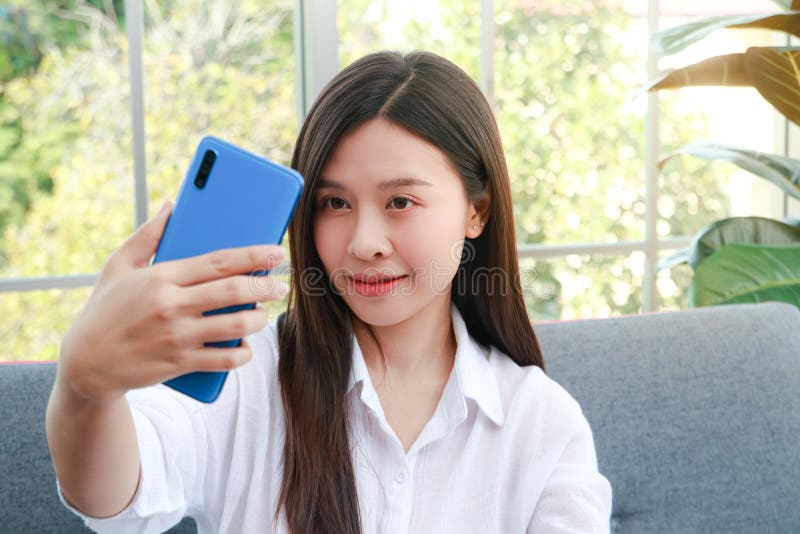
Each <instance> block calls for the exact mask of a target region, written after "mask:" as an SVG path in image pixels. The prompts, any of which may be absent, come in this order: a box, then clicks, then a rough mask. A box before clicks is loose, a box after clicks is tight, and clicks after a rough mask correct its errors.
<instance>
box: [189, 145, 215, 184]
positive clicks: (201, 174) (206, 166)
mask: <svg viewBox="0 0 800 534" xmlns="http://www.w3.org/2000/svg"><path fill="white" fill-rule="evenodd" d="M216 159H217V155H216V154H215V153H214V151H213V150H206V153H205V154H203V162H202V163H201V164H200V170H198V171H197V176H195V177H194V185H195V186H197V188H198V189H202V188H204V187H205V186H206V182H208V176H209V175H210V174H211V167H213V166H214V161H215V160H216Z"/></svg>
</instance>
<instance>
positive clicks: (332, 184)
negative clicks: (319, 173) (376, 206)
mask: <svg viewBox="0 0 800 534" xmlns="http://www.w3.org/2000/svg"><path fill="white" fill-rule="evenodd" d="M408 185H427V186H431V187H433V184H432V183H430V182H426V181H425V180H420V179H419V178H410V177H405V176H404V177H400V178H393V179H391V180H386V181H383V182H381V183H379V184H378V189H379V190H381V191H385V190H387V189H392V188H393V187H401V186H408ZM319 187H327V188H330V189H342V190H344V191H346V190H347V188H346V187H345V186H344V185H342V184H341V183H339V182H337V181H336V180H330V179H328V178H322V179H321V180H320V182H319Z"/></svg>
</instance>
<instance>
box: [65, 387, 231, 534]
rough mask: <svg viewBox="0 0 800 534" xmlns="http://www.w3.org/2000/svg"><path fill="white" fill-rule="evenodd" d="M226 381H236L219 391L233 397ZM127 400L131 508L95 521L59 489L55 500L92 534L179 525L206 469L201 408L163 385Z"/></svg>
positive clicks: (128, 395) (158, 529) (137, 391)
mask: <svg viewBox="0 0 800 534" xmlns="http://www.w3.org/2000/svg"><path fill="white" fill-rule="evenodd" d="M232 379H233V380H232ZM231 381H235V375H234V374H233V373H231V374H229V376H228V377H227V379H226V384H225V387H224V388H223V391H225V390H227V391H231V392H235V389H236V388H235V387H231V386H234V384H229V383H228V382H231ZM126 397H127V399H128V403H129V404H130V407H131V412H132V415H133V422H134V426H135V428H136V437H137V442H138V445H139V455H140V459H141V464H140V465H141V468H140V475H139V485H138V487H137V489H136V493H135V494H134V497H133V499H132V500H131V502H130V503H129V504H128V506H127V507H126V508H125V509H124V510H122V511H121V512H119V513H118V514H116V515H114V516H111V517H106V518H96V517H92V516H89V515H86V514H84V513H82V512H80V511H79V510H77V509H76V508H75V507H74V506H72V505H70V503H69V502H67V501H66V499H65V498H64V495H63V493H62V492H61V488H60V486H59V487H58V493H59V497H60V499H61V502H62V503H64V505H65V506H66V507H67V508H69V509H70V510H71V511H72V512H74V513H75V514H77V515H78V516H79V517H81V518H82V519H83V520H84V522H85V524H86V526H88V527H89V528H91V529H92V530H94V531H96V532H101V533H102V532H109V533H111V532H113V533H150V532H153V533H158V532H164V531H165V530H168V529H169V528H171V527H172V526H174V525H176V524H177V523H178V522H180V520H181V519H182V518H183V517H184V516H185V515H186V514H187V511H188V510H189V507H190V505H191V504H192V503H193V501H194V500H195V497H194V495H195V492H194V487H195V481H196V478H197V476H198V468H197V466H198V465H204V463H205V462H204V461H205V447H203V446H202V445H203V442H204V441H205V440H204V439H203V437H202V436H203V435H204V434H205V432H206V429H205V425H204V422H203V418H202V417H200V416H199V410H200V408H201V407H200V405H199V403H197V402H196V401H193V400H192V399H190V398H188V397H184V398H182V397H183V396H182V394H180V393H178V392H175V391H172V390H171V389H169V388H167V387H166V386H163V385H157V386H152V387H148V388H144V389H141V390H136V391H131V392H129V393H128V394H127V395H126ZM220 400H222V396H220ZM56 483H58V482H57V481H56Z"/></svg>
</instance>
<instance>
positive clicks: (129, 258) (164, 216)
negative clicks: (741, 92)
mask: <svg viewBox="0 0 800 534" xmlns="http://www.w3.org/2000/svg"><path fill="white" fill-rule="evenodd" d="M170 213H172V202H170V201H169V200H165V201H164V203H163V204H162V205H161V207H160V208H159V210H158V213H156V214H155V215H154V216H153V217H152V218H151V219H150V220H148V221H147V222H146V223H144V224H143V225H141V226H140V227H139V228H138V229H137V230H136V231H135V232H134V233H133V234H132V235H131V236H130V237H129V238H128V240H127V241H125V243H123V244H122V246H121V247H120V248H119V250H118V254H119V255H120V256H121V257H122V258H123V262H125V263H126V264H128V265H132V266H134V267H146V266H147V265H148V264H149V263H150V258H152V257H153V254H155V252H156V249H157V248H158V242H159V241H160V240H161V236H162V235H163V234H164V228H165V227H166V226H167V221H168V220H169V216H170Z"/></svg>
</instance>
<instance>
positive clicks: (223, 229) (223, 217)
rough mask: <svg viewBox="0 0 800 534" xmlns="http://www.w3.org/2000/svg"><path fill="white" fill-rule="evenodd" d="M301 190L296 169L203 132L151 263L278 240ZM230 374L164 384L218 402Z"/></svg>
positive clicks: (232, 344) (205, 374) (223, 344)
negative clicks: (204, 134)
mask: <svg viewBox="0 0 800 534" xmlns="http://www.w3.org/2000/svg"><path fill="white" fill-rule="evenodd" d="M302 189H303V177H302V176H300V174H299V173H297V171H295V170H293V169H290V168H288V167H284V166H283V165H279V164H277V163H273V162H271V161H268V160H266V159H264V158H262V157H260V156H257V155H255V154H252V153H250V152H248V151H246V150H244V149H242V148H239V147H237V146H235V145H233V144H231V143H228V142H226V141H223V140H221V139H217V138H215V137H205V138H203V139H202V140H201V141H200V144H199V145H198V146H197V150H196V151H195V154H194V158H193V159H192V163H191V165H190V166H189V171H188V172H187V174H186V178H185V179H184V181H183V184H182V185H181V189H180V192H179V193H178V198H177V199H176V201H175V207H174V208H173V211H172V215H171V216H170V218H169V221H168V222H167V226H166V228H165V229H164V235H163V236H162V237H161V241H160V243H159V245H158V250H157V251H156V254H155V258H154V259H153V263H158V262H162V261H169V260H177V259H182V258H189V257H192V256H198V255H200V254H205V253H207V252H211V251H214V250H219V249H223V248H232V247H244V246H249V245H257V244H275V245H278V244H280V242H281V240H282V239H283V235H284V233H286V227H287V226H288V225H289V220H290V219H291V217H292V214H293V213H294V209H295V206H296V205H297V200H298V199H299V198H300V192H301V191H302ZM242 274H248V273H242ZM258 274H261V275H263V274H267V273H266V272H261V273H258ZM254 307H255V303H253V304H243V305H240V306H230V307H227V308H221V309H218V310H208V311H206V312H204V315H213V314H217V313H235V312H237V311H240V310H243V309H253V308H254ZM241 342H242V340H241V339H232V340H228V341H220V342H214V343H206V345H207V346H217V347H237V346H239V345H240V344H241ZM227 376H228V373H226V372H195V373H189V374H185V375H182V376H179V377H176V378H173V379H172V380H168V381H167V382H164V383H165V384H166V385H167V386H169V387H171V388H173V389H176V390H178V391H180V392H182V393H184V394H186V395H189V396H190V397H192V398H194V399H197V400H199V401H201V402H214V401H215V400H216V399H217V397H218V396H219V393H220V391H222V386H223V385H224V383H225V378H226V377H227Z"/></svg>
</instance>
